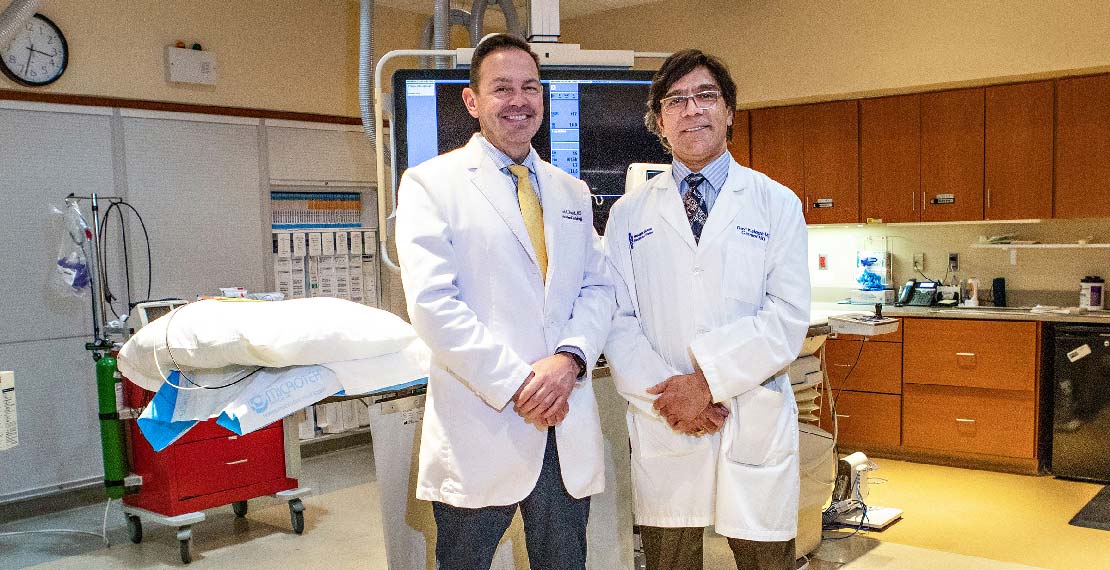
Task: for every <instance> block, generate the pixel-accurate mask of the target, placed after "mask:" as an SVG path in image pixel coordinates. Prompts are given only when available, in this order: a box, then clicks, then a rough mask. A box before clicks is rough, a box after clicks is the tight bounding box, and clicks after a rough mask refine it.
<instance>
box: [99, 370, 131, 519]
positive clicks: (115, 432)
mask: <svg viewBox="0 0 1110 570" xmlns="http://www.w3.org/2000/svg"><path fill="white" fill-rule="evenodd" d="M116 376H117V374H116V358H115V357H114V356H112V355H110V354H105V355H103V356H101V357H100V358H97V360H96V399H97V403H98V407H99V411H100V448H101V451H102V452H103V455H104V487H105V490H106V491H107V493H108V497H110V498H112V499H119V498H121V497H123V492H124V487H123V478H124V477H126V476H127V455H126V450H125V449H124V445H123V422H121V421H120V419H119V412H118V408H117V405H116V399H117V397H119V396H118V395H117V392H116V388H117V386H119V385H120V379H119V378H117V377H116Z"/></svg>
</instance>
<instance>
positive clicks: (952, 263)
mask: <svg viewBox="0 0 1110 570" xmlns="http://www.w3.org/2000/svg"><path fill="white" fill-rule="evenodd" d="M948 270H949V271H951V272H952V273H955V272H957V271H959V270H960V254H958V253H954V252H948Z"/></svg>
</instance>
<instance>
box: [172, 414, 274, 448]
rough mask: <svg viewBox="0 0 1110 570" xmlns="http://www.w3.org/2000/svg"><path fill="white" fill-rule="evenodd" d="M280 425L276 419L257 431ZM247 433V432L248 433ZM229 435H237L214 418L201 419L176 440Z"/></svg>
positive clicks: (197, 439)
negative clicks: (217, 422) (201, 420)
mask: <svg viewBox="0 0 1110 570" xmlns="http://www.w3.org/2000/svg"><path fill="white" fill-rule="evenodd" d="M275 427H281V420H278V421H276V422H274V423H272V424H270V425H268V426H266V427H264V428H262V429H260V430H258V431H263V430H268V429H273V428H275ZM248 435H249V434H248ZM229 437H238V436H236V435H235V433H234V432H232V431H231V430H228V429H227V428H224V427H223V426H220V425H218V424H216V420H215V418H213V419H210V420H207V421H203V422H200V423H198V424H197V425H195V426H193V429H191V430H189V431H187V432H185V435H183V436H181V439H179V440H177V442H175V443H177V444H183V443H189V442H192V441H201V440H204V439H217V438H219V439H227V438H229Z"/></svg>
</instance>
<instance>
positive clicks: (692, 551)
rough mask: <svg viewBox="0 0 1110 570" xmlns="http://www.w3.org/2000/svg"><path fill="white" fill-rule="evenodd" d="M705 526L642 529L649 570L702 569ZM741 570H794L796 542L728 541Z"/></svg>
mask: <svg viewBox="0 0 1110 570" xmlns="http://www.w3.org/2000/svg"><path fill="white" fill-rule="evenodd" d="M704 533H705V529H704V528H702V527H681V528H661V527H654V526H641V527H640V542H641V543H642V544H643V545H644V557H645V558H647V570H702V557H703V548H702V543H703V540H702V535H703V534H704ZM728 546H729V548H731V549H732V557H733V558H734V559H735V560H736V568H737V570H794V568H795V561H794V539H790V540H787V541H782V542H757V541H754V540H742V539H739V538H730V539H728Z"/></svg>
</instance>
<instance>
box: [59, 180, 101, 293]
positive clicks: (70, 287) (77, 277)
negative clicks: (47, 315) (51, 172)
mask: <svg viewBox="0 0 1110 570" xmlns="http://www.w3.org/2000/svg"><path fill="white" fill-rule="evenodd" d="M52 210H53V211H54V215H55V217H56V218H57V219H59V220H60V222H61V225H62V227H63V228H64V229H65V231H64V232H63V233H62V235H61V239H60V240H59V242H58V257H57V259H56V260H55V265H54V273H53V274H52V276H51V279H50V281H51V286H52V287H53V288H54V290H56V291H58V292H59V293H62V294H65V295H72V296H75V297H85V296H87V295H88V294H89V289H90V288H91V286H92V273H91V272H90V268H89V259H88V255H86V253H85V248H86V246H87V245H88V244H89V243H90V242H91V241H92V237H93V235H92V230H91V229H89V225H88V223H86V222H85V216H84V215H82V214H81V209H80V208H79V207H78V206H77V203H76V202H72V201H68V200H67V201H66V207H65V208H64V209H61V210H59V209H58V208H57V207H56V206H55V207H52Z"/></svg>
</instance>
